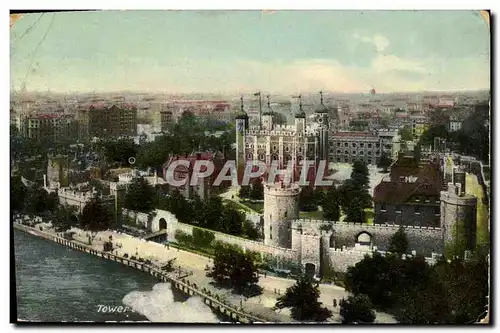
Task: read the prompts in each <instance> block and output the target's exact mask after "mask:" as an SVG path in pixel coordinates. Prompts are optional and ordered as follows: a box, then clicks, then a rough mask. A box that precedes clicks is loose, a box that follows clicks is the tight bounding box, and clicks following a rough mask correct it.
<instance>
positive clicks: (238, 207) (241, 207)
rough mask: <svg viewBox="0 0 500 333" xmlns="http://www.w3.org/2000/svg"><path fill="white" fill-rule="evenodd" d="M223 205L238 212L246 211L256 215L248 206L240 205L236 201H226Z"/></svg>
mask: <svg viewBox="0 0 500 333" xmlns="http://www.w3.org/2000/svg"><path fill="white" fill-rule="evenodd" d="M223 203H224V204H225V205H226V206H229V207H231V208H233V209H236V210H244V211H245V212H247V213H254V211H253V210H251V209H250V208H248V207H247V206H245V205H243V204H241V203H239V202H236V201H231V200H224V201H223Z"/></svg>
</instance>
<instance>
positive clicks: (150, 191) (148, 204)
mask: <svg viewBox="0 0 500 333" xmlns="http://www.w3.org/2000/svg"><path fill="white" fill-rule="evenodd" d="M155 198H156V190H155V188H154V187H153V186H151V185H149V183H148V182H147V181H146V179H144V177H140V178H135V179H133V180H132V182H131V183H130V185H129V186H128V188H127V193H126V195H125V205H124V206H125V208H127V209H130V210H134V211H139V212H144V213H149V212H151V211H152V210H153V209H154V208H155Z"/></svg>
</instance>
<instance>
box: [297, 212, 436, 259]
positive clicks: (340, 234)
mask: <svg viewBox="0 0 500 333" xmlns="http://www.w3.org/2000/svg"><path fill="white" fill-rule="evenodd" d="M292 225H293V228H294V229H296V228H297V227H298V226H299V225H300V226H302V228H303V229H304V228H308V229H311V228H312V229H318V230H319V229H321V228H327V227H328V226H330V227H331V230H332V232H333V233H332V236H331V237H332V240H331V242H329V243H330V244H331V247H336V248H342V247H343V246H345V247H348V248H352V247H355V246H356V243H357V242H358V239H357V238H358V236H359V235H360V234H362V233H367V234H368V235H370V238H371V245H372V246H376V247H377V248H378V249H380V250H387V247H388V245H389V242H390V239H391V237H392V235H394V233H395V232H396V231H398V229H399V226H398V225H386V224H374V225H368V224H363V223H349V222H337V223H335V222H328V221H319V220H295V221H293V222H292ZM304 230H305V229H304ZM405 233H406V236H407V238H408V243H409V248H411V249H413V250H416V251H417V252H418V253H421V254H423V255H430V254H431V253H432V252H436V253H442V251H443V235H442V229H441V228H433V227H418V226H412V227H405ZM303 246H306V244H302V247H303Z"/></svg>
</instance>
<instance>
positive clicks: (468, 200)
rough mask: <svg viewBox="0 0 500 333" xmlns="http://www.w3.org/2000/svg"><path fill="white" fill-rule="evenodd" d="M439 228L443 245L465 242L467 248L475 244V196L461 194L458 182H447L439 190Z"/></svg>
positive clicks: (473, 246) (472, 247) (472, 248)
mask: <svg viewBox="0 0 500 333" xmlns="http://www.w3.org/2000/svg"><path fill="white" fill-rule="evenodd" d="M440 199H441V209H440V214H441V228H442V230H443V238H444V243H445V245H447V244H451V243H453V242H465V244H466V247H467V249H469V250H474V248H475V245H476V210H477V198H476V197H474V196H472V195H467V194H463V191H462V190H461V184H460V183H456V184H453V183H448V190H447V191H442V192H441V198H440Z"/></svg>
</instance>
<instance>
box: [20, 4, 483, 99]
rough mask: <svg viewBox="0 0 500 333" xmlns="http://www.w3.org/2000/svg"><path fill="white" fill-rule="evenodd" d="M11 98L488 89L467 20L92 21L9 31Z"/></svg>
mask: <svg viewBox="0 0 500 333" xmlns="http://www.w3.org/2000/svg"><path fill="white" fill-rule="evenodd" d="M10 37H11V91H12V89H14V90H15V91H17V92H19V91H20V90H21V88H22V86H23V83H24V84H25V86H26V89H27V90H28V91H29V92H34V91H38V92H39V93H43V92H46V91H47V90H50V91H51V93H58V94H64V93H70V94H84V93H92V92H95V93H96V94H101V93H123V92H130V93H151V94H196V93H198V94H221V95H240V94H242V93H243V94H250V93H251V92H253V91H256V90H262V91H266V92H267V93H270V94H274V95H291V94H294V93H297V92H301V93H304V94H307V93H312V94H314V93H317V92H318V91H320V90H323V91H325V92H328V93H333V94H367V93H368V91H369V90H370V89H371V88H372V87H374V88H375V89H376V90H377V92H378V93H381V94H382V93H385V94H397V93H403V94H404V93H425V92H435V93H453V92H456V93H460V92H465V91H470V92H475V91H489V90H490V35H489V27H488V25H487V24H486V23H485V22H484V20H483V19H482V18H481V16H480V14H479V12H478V11H328V10H325V11H274V12H272V13H265V12H261V11H98V12H61V13H45V14H43V16H42V14H27V15H24V16H23V17H22V18H21V19H20V20H18V21H17V22H16V23H15V24H14V25H13V26H12V27H11V29H10Z"/></svg>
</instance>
